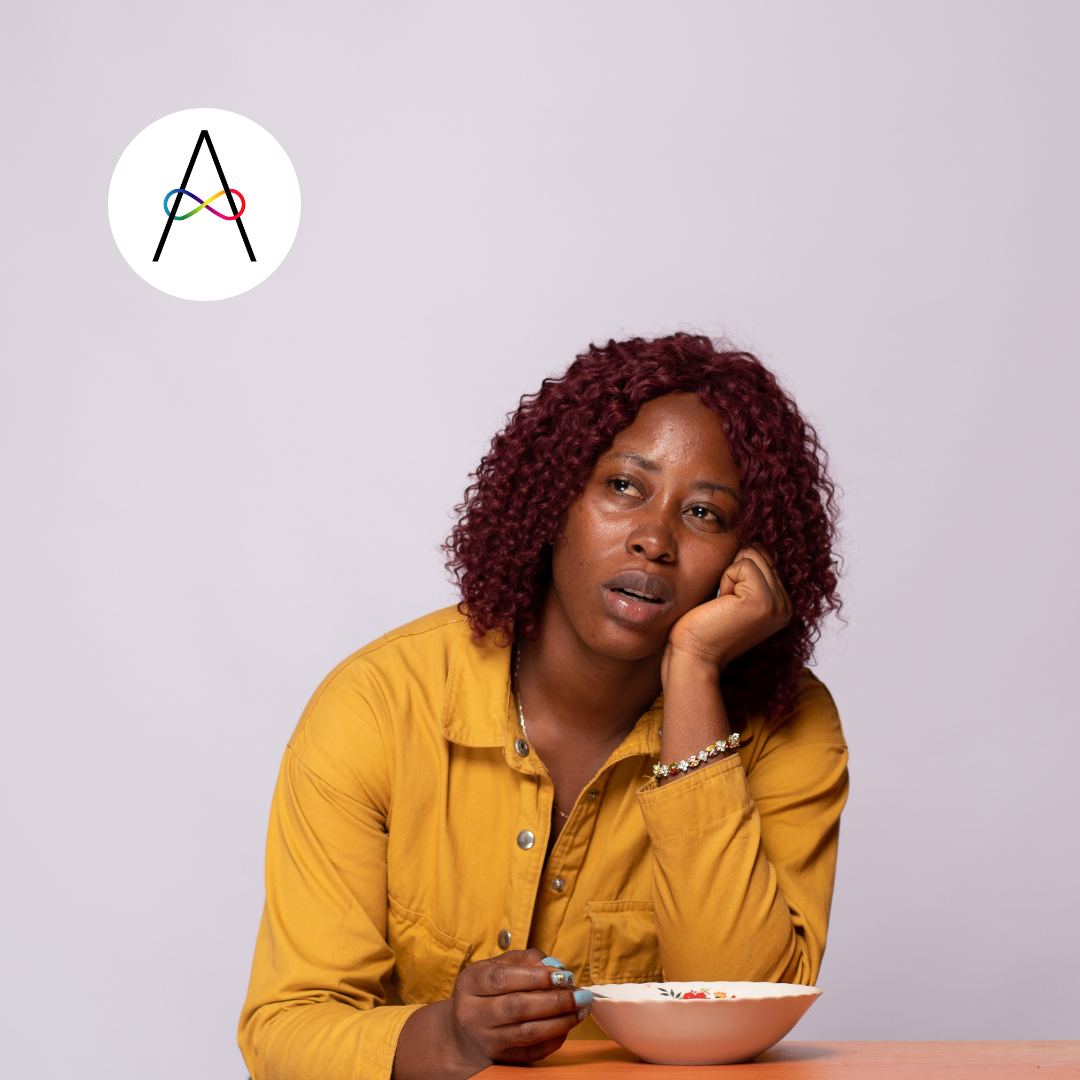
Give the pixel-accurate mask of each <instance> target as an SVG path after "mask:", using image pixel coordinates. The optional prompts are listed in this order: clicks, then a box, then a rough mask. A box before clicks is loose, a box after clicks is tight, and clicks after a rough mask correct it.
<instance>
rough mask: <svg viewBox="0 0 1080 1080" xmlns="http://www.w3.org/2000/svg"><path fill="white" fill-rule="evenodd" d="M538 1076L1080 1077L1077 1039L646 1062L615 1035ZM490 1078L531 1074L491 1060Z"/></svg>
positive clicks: (586, 1044)
mask: <svg viewBox="0 0 1080 1080" xmlns="http://www.w3.org/2000/svg"><path fill="white" fill-rule="evenodd" d="M530 1068H532V1069H544V1070H546V1071H545V1072H544V1074H543V1077H542V1078H541V1077H539V1076H538V1077H537V1080H571V1078H574V1080H601V1078H603V1080H676V1078H677V1077H678V1078H686V1080H689V1078H691V1077H692V1078H694V1080H717V1078H719V1077H723V1078H724V1080H825V1078H830V1080H832V1078H834V1077H835V1078H837V1080H855V1078H856V1077H863V1076H865V1077H868V1078H869V1080H1013V1078H1014V1077H1025V1076H1028V1077H1033V1078H1034V1077H1039V1078H1041V1080H1066V1077H1068V1078H1070V1080H1071V1078H1074V1077H1076V1078H1080V1041H1076V1042H781V1043H778V1044H777V1045H776V1046H774V1047H773V1048H772V1049H771V1050H767V1051H766V1052H765V1053H764V1054H762V1055H761V1056H760V1057H759V1058H758V1059H757V1061H755V1062H752V1063H751V1064H749V1065H647V1064H645V1063H644V1062H642V1061H638V1059H637V1058H636V1057H634V1055H633V1054H631V1053H630V1052H629V1051H628V1050H624V1049H623V1048H622V1047H621V1046H617V1045H616V1044H615V1043H613V1042H608V1041H599V1040H597V1041H591V1040H587V1039H580V1040H577V1041H573V1042H567V1043H565V1044H564V1045H563V1048H562V1049H561V1050H558V1051H557V1052H556V1053H554V1054H552V1055H551V1057H549V1058H545V1059H544V1060H543V1061H538V1062H537V1063H536V1064H535V1065H532V1066H530ZM479 1076H481V1077H483V1078H484V1080H525V1078H526V1077H527V1076H528V1073H526V1072H524V1071H523V1070H522V1069H521V1067H520V1066H515V1065H492V1066H491V1067H490V1068H488V1069H485V1070H484V1071H483V1072H482V1073H480V1074H479Z"/></svg>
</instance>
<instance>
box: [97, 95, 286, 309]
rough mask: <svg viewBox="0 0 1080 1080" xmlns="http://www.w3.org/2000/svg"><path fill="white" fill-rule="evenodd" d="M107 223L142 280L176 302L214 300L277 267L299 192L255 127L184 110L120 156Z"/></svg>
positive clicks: (273, 146) (275, 148)
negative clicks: (178, 299)
mask: <svg viewBox="0 0 1080 1080" xmlns="http://www.w3.org/2000/svg"><path fill="white" fill-rule="evenodd" d="M196 192H203V193H209V194H207V195H206V197H205V198H204V197H202V195H199V194H196ZM109 223H110V225H111V226H112V232H113V238H114V239H115V240H116V245H117V247H118V248H119V249H120V253H121V254H122V255H123V256H124V258H125V259H126V260H127V262H128V264H129V265H130V266H131V268H132V269H133V270H134V271H135V272H136V273H137V274H138V275H139V276H140V277H141V278H142V279H143V280H144V281H148V282H149V283H150V284H151V285H153V286H155V287H156V288H158V289H161V290H162V291H163V292H167V293H169V294H171V295H172V296H178V297H181V298H182V299H185V300H224V299H226V298H227V297H230V296H237V295H239V294H240V293H243V292H247V290H248V289H252V288H254V287H255V286H256V285H258V284H259V283H260V282H262V281H265V280H266V279H267V278H268V277H269V276H270V275H271V274H272V273H273V272H274V271H275V270H276V269H277V268H278V266H280V265H281V262H282V260H283V259H284V258H285V256H286V255H287V254H288V253H289V249H290V248H291V247H292V242H293V240H294V239H295V237H296V230H297V227H298V226H299V224H300V186H299V184H298V183H297V180H296V173H295V171H294V170H293V167H292V163H291V162H290V161H289V158H288V155H287V154H286V153H285V151H284V150H283V149H282V148H281V146H280V144H279V143H278V142H277V140H276V139H274V137H273V136H272V135H271V134H270V133H269V132H267V131H266V130H264V129H263V128H261V127H259V125H258V124H256V123H254V122H253V121H251V120H248V119H247V118H246V117H243V116H239V115H237V114H236V113H231V112H226V111H225V110H223V109H188V110H186V111H185V112H178V113H173V114H172V115H170V116H166V117H163V118H162V119H161V120H158V121H157V122H156V123H153V124H151V125H150V126H149V127H148V128H146V129H145V130H143V131H141V132H140V133H139V134H138V135H136V136H135V138H134V139H133V140H132V141H131V143H130V145H129V146H128V147H127V149H126V150H125V151H124V152H123V154H121V155H120V160H119V161H118V162H117V165H116V169H115V170H114V171H113V177H112V183H111V184H110V185H109Z"/></svg>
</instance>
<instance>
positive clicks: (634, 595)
mask: <svg viewBox="0 0 1080 1080" xmlns="http://www.w3.org/2000/svg"><path fill="white" fill-rule="evenodd" d="M611 591H612V592H614V593H621V594H622V595H623V596H626V597H629V599H631V600H637V601H638V603H645V604H663V603H666V601H665V600H662V599H661V598H660V597H659V596H653V595H652V594H651V593H641V592H635V591H634V590H633V589H612V590H611Z"/></svg>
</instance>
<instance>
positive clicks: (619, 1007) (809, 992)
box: [589, 982, 821, 1065]
mask: <svg viewBox="0 0 1080 1080" xmlns="http://www.w3.org/2000/svg"><path fill="white" fill-rule="evenodd" d="M589 989H590V990H591V991H592V992H593V996H594V1001H593V1007H592V1015H593V1017H594V1018H595V1020H596V1022H597V1023H598V1024H599V1025H600V1026H601V1027H602V1028H603V1029H604V1031H605V1032H607V1034H608V1035H610V1036H611V1037H612V1038H613V1039H614V1040H615V1041H616V1042H617V1043H619V1045H620V1046H625V1047H626V1049H627V1050H629V1051H630V1052H631V1053H633V1054H637V1056H638V1057H639V1058H641V1060H642V1061H651V1062H654V1063H655V1064H657V1065H728V1064H731V1063H732V1062H736V1061H750V1060H752V1059H753V1058H755V1057H757V1055H758V1054H761V1053H764V1051H766V1050H768V1049H769V1047H770V1046H772V1045H773V1043H776V1042H779V1041H780V1040H781V1039H782V1038H783V1037H784V1036H785V1035H786V1034H787V1033H788V1032H789V1031H790V1030H791V1029H792V1028H793V1027H794V1026H795V1025H796V1024H797V1023H798V1022H799V1020H800V1019H801V1017H802V1015H803V1013H805V1012H806V1010H807V1009H809V1008H810V1006H811V1005H813V1004H814V1001H815V1000H816V999H817V997H818V995H819V994H820V993H821V991H820V990H819V989H818V988H817V987H816V986H796V985H794V984H793V983H767V982H699V983H689V982H665V983H609V984H607V985H605V986H590V987H589ZM688 992H689V993H700V992H703V993H705V994H707V995H709V996H708V997H706V998H704V999H702V998H687V997H686V996H685V995H686V994H687V993H688ZM718 995H723V996H718Z"/></svg>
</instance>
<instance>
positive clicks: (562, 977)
mask: <svg viewBox="0 0 1080 1080" xmlns="http://www.w3.org/2000/svg"><path fill="white" fill-rule="evenodd" d="M551 985H552V986H573V985H574V973H573V972H572V971H563V970H561V969H560V970H559V971H553V972H552V973H551Z"/></svg>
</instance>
